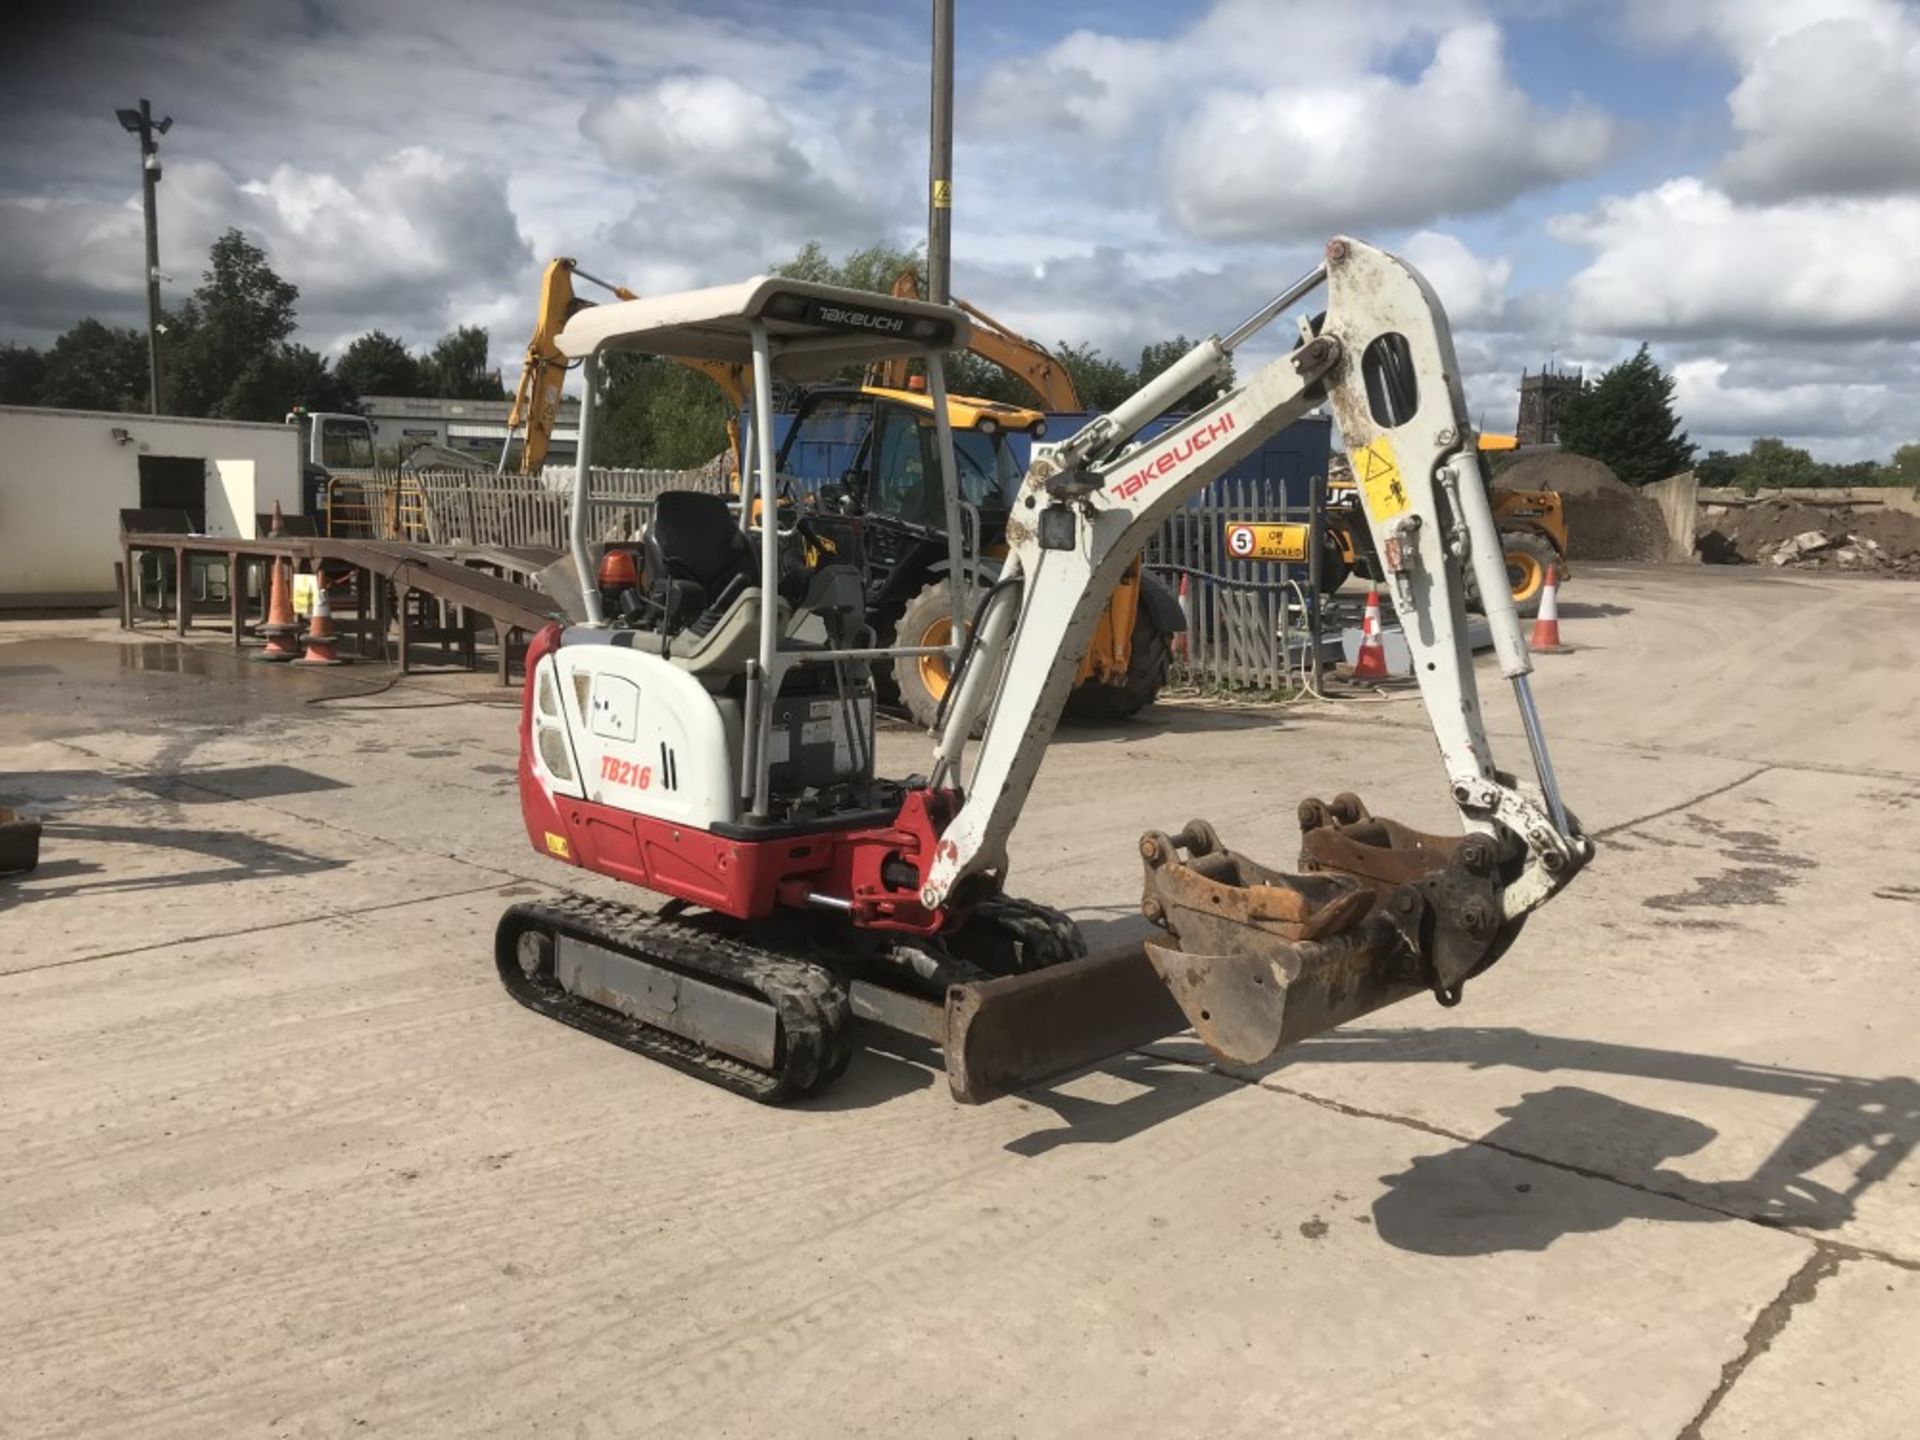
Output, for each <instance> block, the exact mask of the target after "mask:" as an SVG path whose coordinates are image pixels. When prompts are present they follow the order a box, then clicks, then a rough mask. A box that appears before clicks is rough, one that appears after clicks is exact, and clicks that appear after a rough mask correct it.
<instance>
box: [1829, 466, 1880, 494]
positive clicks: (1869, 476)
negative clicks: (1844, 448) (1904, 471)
mask: <svg viewBox="0 0 1920 1440" xmlns="http://www.w3.org/2000/svg"><path fill="white" fill-rule="evenodd" d="M1815 472H1816V475H1817V477H1818V478H1816V479H1815V480H1814V482H1813V483H1814V484H1816V485H1828V486H1832V487H1833V488H1835V489H1846V488H1849V487H1851V486H1855V485H1863V486H1864V485H1878V484H1880V483H1882V482H1881V479H1880V475H1881V467H1880V466H1879V465H1877V464H1875V463H1874V462H1873V461H1871V460H1853V461H1849V462H1848V463H1847V464H1845V465H1821V464H1818V462H1816V464H1815Z"/></svg>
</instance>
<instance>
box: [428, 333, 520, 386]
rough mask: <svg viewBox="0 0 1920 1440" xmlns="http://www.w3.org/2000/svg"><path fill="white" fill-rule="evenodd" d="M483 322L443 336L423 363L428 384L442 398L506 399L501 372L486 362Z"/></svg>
mask: <svg viewBox="0 0 1920 1440" xmlns="http://www.w3.org/2000/svg"><path fill="white" fill-rule="evenodd" d="M487 345H488V340H487V330H486V327H485V326H484V325H462V326H460V327H459V328H458V329H457V330H451V331H449V332H448V333H447V334H445V335H442V336H441V337H440V339H439V340H438V341H437V342H436V343H435V344H434V347H433V349H432V350H430V351H428V352H427V357H426V359H425V360H424V361H422V362H421V369H422V370H423V371H424V373H425V379H426V382H427V385H428V386H429V387H430V388H431V391H432V393H433V394H435V395H437V396H439V397H440V398H441V399H443V400H504V399H506V397H507V392H506V390H505V389H503V388H502V387H501V384H500V376H499V374H498V372H496V371H494V370H492V369H491V368H489V367H488V364H487Z"/></svg>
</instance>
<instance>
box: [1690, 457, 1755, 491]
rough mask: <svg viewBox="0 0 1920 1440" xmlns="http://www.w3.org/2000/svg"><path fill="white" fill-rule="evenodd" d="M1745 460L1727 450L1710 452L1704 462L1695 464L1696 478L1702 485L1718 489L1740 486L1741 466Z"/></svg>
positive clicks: (1699, 461)
mask: <svg viewBox="0 0 1920 1440" xmlns="http://www.w3.org/2000/svg"><path fill="white" fill-rule="evenodd" d="M1744 460H1745V457H1744V456H1741V455H1730V454H1728V453H1727V452H1726V451H1725V450H1709V451H1708V452H1707V454H1706V458H1705V459H1704V460H1696V461H1695V462H1694V466H1693V474H1694V478H1695V479H1696V480H1698V481H1699V482H1700V483H1701V484H1702V485H1706V486H1710V487H1713V488H1716V489H1724V488H1726V487H1727V486H1730V485H1738V484H1739V483H1740V466H1741V464H1742V463H1743V461H1744Z"/></svg>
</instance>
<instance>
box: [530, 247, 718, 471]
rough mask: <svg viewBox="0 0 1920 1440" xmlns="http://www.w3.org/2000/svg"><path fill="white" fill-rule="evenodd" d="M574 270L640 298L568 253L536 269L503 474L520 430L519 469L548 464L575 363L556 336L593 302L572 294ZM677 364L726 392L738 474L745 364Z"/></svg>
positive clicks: (619, 295) (618, 293)
mask: <svg viewBox="0 0 1920 1440" xmlns="http://www.w3.org/2000/svg"><path fill="white" fill-rule="evenodd" d="M576 275H577V276H579V277H580V278H581V279H582V280H585V281H587V282H588V283H589V284H593V285H598V286H599V287H600V288H601V289H602V290H605V291H606V292H607V293H608V294H610V295H612V296H613V297H614V298H615V299H616V300H637V299H639V298H640V297H639V296H638V295H636V294H634V292H633V291H631V290H629V289H627V287H626V286H624V285H616V284H614V283H613V282H612V281H611V280H602V279H600V277H599V276H597V275H589V274H588V273H587V272H586V271H585V270H582V269H581V268H580V264H579V262H578V261H576V260H573V259H570V258H568V257H567V256H564V255H563V256H559V257H557V258H556V259H553V260H549V261H548V262H547V268H546V269H545V270H543V271H542V272H541V273H540V308H539V310H538V312H537V315H536V318H535V320H534V324H533V338H532V339H531V340H529V341H528V342H527V356H526V360H525V361H524V362H523V363H522V365H521V367H520V384H519V386H518V388H517V389H515V391H514V392H513V409H512V411H511V412H510V413H509V414H508V416H507V438H506V441H505V443H504V444H502V445H501V447H500V467H499V468H500V471H501V473H502V474H504V473H506V471H507V461H508V459H509V457H510V454H511V452H512V449H513V437H514V435H515V434H517V433H520V432H521V431H524V432H525V435H524V438H523V440H522V442H521V445H520V465H519V472H518V473H520V474H522V475H538V474H539V473H540V468H541V467H542V466H543V465H545V464H546V463H547V449H548V447H549V446H550V445H551V444H552V443H553V427H554V425H555V423H556V422H557V421H558V420H559V418H560V391H561V389H562V387H563V386H564V385H565V384H566V379H567V371H568V370H570V369H571V368H573V367H572V366H571V365H570V364H569V363H568V361H567V357H566V356H565V355H563V354H561V353H560V346H559V344H558V337H559V334H560V332H561V331H562V330H563V329H565V328H566V324H567V321H568V320H570V319H572V318H573V317H574V316H575V315H577V314H579V313H580V312H581V311H582V310H585V309H586V308H587V307H588V306H590V305H592V304H593V301H591V300H583V299H581V298H580V297H579V295H578V294H576V293H575V291H574V285H573V281H574V277H575V276H576ZM677 363H679V364H681V365H685V366H686V367H687V368H688V369H690V370H698V371H699V372H700V373H701V374H702V375H705V376H706V377H707V378H708V379H710V380H712V381H713V383H714V384H716V385H718V386H719V387H720V389H721V392H722V393H723V394H725V396H726V397H727V403H728V404H729V405H730V406H731V407H732V415H731V416H730V417H729V418H728V420H727V440H728V445H727V453H728V455H729V456H730V457H732V458H731V459H730V461H729V463H730V464H731V465H733V466H734V467H735V468H734V473H735V474H736V476H737V475H738V466H739V455H740V421H739V419H738V416H739V414H740V411H741V409H742V407H744V406H745V405H746V403H747V382H746V367H744V366H741V365H729V364H727V363H725V362H724V361H719V360H699V359H695V358H693V357H691V356H688V357H681V358H680V359H679V360H678V362H677Z"/></svg>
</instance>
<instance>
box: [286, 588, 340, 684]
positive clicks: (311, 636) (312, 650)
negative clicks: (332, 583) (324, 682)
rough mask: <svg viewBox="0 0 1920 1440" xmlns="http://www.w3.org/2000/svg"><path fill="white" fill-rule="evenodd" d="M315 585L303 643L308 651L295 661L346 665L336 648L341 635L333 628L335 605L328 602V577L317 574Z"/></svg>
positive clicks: (303, 663) (296, 662) (308, 663)
mask: <svg viewBox="0 0 1920 1440" xmlns="http://www.w3.org/2000/svg"><path fill="white" fill-rule="evenodd" d="M313 578H314V580H315V582H316V583H315V584H314V587H313V614H312V615H310V616H308V617H307V633H306V634H305V635H304V636H303V637H302V643H303V644H304V645H305V646H306V647H307V653H306V654H304V655H302V656H301V657H300V658H299V659H298V660H297V661H295V662H294V663H295V664H297V665H344V664H346V663H347V662H346V661H345V660H343V659H341V658H340V655H339V653H338V652H337V651H336V650H335V648H334V647H335V645H336V643H337V642H338V641H339V638H340V637H339V636H338V635H336V634H335V633H334V630H333V607H332V606H331V605H329V604H328V603H327V584H326V579H327V577H326V576H324V575H315V576H314V577H313Z"/></svg>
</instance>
